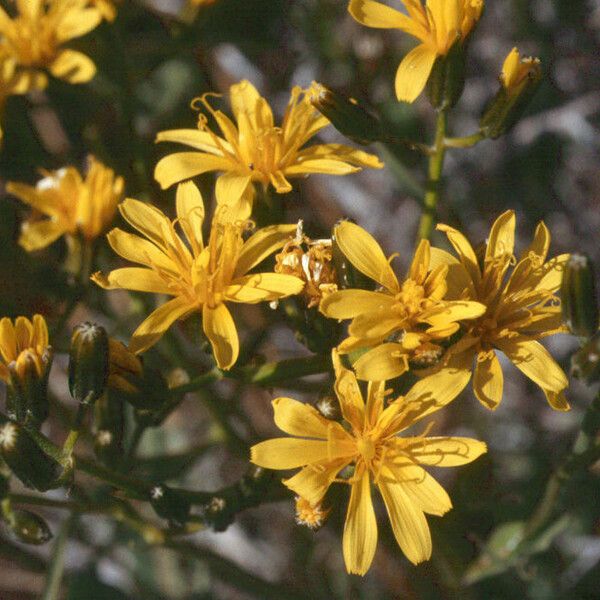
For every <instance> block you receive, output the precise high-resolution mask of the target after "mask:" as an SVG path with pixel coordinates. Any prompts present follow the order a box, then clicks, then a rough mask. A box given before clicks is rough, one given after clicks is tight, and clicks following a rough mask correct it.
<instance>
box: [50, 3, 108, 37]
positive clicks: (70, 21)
mask: <svg viewBox="0 0 600 600" xmlns="http://www.w3.org/2000/svg"><path fill="white" fill-rule="evenodd" d="M100 21H102V15H101V14H100V13H99V12H98V10H96V9H95V8H88V9H84V10H67V11H65V13H63V15H62V18H61V19H60V21H59V23H58V26H57V27H56V40H57V41H58V42H66V41H69V40H72V39H73V38H78V37H81V36H82V35H85V34H86V33H89V32H90V31H92V29H95V28H96V27H97V26H98V25H100Z"/></svg>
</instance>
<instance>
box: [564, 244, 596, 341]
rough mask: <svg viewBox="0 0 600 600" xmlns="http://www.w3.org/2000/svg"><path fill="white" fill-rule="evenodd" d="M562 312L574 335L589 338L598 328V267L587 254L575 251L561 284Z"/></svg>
mask: <svg viewBox="0 0 600 600" xmlns="http://www.w3.org/2000/svg"><path fill="white" fill-rule="evenodd" d="M561 301H562V313H563V318H564V320H565V323H566V324H567V326H568V327H569V329H570V330H571V332H572V333H573V334H574V335H578V336H579V337H584V338H589V337H591V336H592V335H594V334H595V333H596V332H597V331H598V323H599V316H598V302H597V299H596V285H595V281H594V269H593V266H592V263H591V261H590V259H589V258H588V257H587V256H585V255H584V254H572V255H571V256H570V258H569V260H568V262H567V265H566V267H565V272H564V273H563V280H562V286H561Z"/></svg>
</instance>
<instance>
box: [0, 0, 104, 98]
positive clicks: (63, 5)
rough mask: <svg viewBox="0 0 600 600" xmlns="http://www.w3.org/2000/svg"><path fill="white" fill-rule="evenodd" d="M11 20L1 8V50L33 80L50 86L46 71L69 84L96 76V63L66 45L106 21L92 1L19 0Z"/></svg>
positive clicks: (83, 81)
mask: <svg viewBox="0 0 600 600" xmlns="http://www.w3.org/2000/svg"><path fill="white" fill-rule="evenodd" d="M16 6H17V11H18V13H17V15H16V16H15V17H14V18H12V19H11V17H10V16H9V15H8V13H6V11H5V10H4V9H2V8H0V49H1V51H3V52H6V53H8V54H9V55H11V56H12V57H14V59H15V60H16V62H17V63H18V64H19V67H20V68H22V69H23V70H26V71H29V72H30V76H31V77H32V78H37V79H38V80H40V79H41V80H42V81H43V83H44V87H45V85H46V84H47V79H46V75H45V73H44V72H43V71H44V70H46V69H47V70H48V71H50V73H51V74H52V75H54V77H58V78H59V79H64V80H65V81H67V82H69V83H85V82H86V81H89V80H90V79H92V77H93V76H94V75H95V74H96V67H95V65H94V63H93V62H92V60H91V59H90V58H89V57H87V56H86V55H85V54H82V53H81V52H77V51H76V50H69V49H65V48H63V47H62V46H63V44H65V43H66V42H69V41H70V40H72V39H74V38H78V37H81V36H82V35H85V34H86V33H89V32H90V31H91V30H92V29H94V28H95V27H96V26H97V25H98V24H99V23H100V21H101V20H102V15H101V14H100V11H99V10H98V9H97V8H92V7H90V6H89V2H88V0H46V1H45V0H16Z"/></svg>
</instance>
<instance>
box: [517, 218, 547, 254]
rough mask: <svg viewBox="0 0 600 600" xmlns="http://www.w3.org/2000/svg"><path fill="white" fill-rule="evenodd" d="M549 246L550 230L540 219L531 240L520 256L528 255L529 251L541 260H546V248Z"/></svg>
mask: <svg viewBox="0 0 600 600" xmlns="http://www.w3.org/2000/svg"><path fill="white" fill-rule="evenodd" d="M549 248H550V232H549V231H548V228H547V227H546V224H545V223H544V221H540V222H539V223H538V225H537V227H536V228H535V234H534V236H533V241H532V242H531V244H530V246H529V248H527V250H525V252H523V254H522V255H521V258H525V257H526V256H528V255H529V253H530V252H533V254H536V255H537V256H539V257H540V258H541V259H542V261H545V260H546V256H548V250H549Z"/></svg>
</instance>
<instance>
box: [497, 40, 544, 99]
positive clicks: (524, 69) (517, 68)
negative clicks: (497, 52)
mask: <svg viewBox="0 0 600 600" xmlns="http://www.w3.org/2000/svg"><path fill="white" fill-rule="evenodd" d="M540 69H541V67H540V59H539V58H532V57H527V58H521V57H520V55H519V51H518V50H517V49H516V48H513V49H512V50H511V51H510V52H509V54H508V56H507V57H506V59H505V60H504V64H503V65H502V73H501V74H500V82H501V83H502V87H503V88H504V89H505V90H507V91H508V92H509V93H515V92H517V91H519V90H520V87H521V84H522V83H523V82H524V81H525V80H527V79H531V78H538V77H539V73H540Z"/></svg>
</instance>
